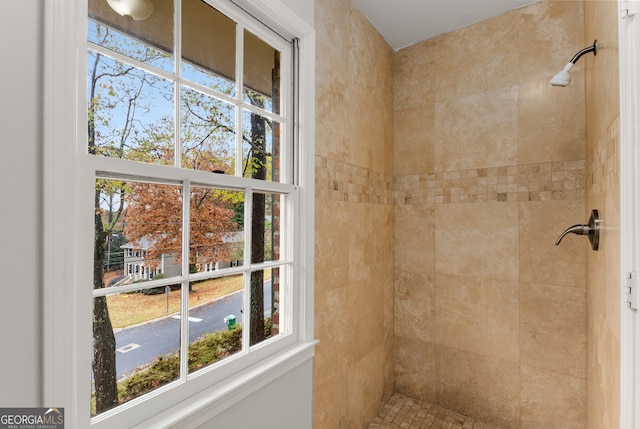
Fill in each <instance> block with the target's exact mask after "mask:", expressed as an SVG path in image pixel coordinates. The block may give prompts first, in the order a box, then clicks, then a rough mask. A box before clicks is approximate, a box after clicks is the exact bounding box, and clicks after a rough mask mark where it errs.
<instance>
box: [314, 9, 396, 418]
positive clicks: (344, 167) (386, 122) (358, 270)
mask: <svg viewBox="0 0 640 429" xmlns="http://www.w3.org/2000/svg"><path fill="white" fill-rule="evenodd" d="M314 15H315V28H316V55H317V61H316V65H317V70H316V78H317V79H316V96H317V97H316V169H315V173H316V228H315V229H316V249H315V252H316V256H315V329H316V333H315V336H316V338H318V339H319V340H320V343H319V344H318V346H317V347H316V355H315V359H314V401H313V402H314V413H313V414H314V425H313V426H314V427H317V428H336V429H341V428H362V427H364V426H365V425H366V424H368V423H369V421H371V420H372V419H373V417H374V416H375V415H376V413H377V412H378V410H379V409H380V407H381V406H382V405H383V404H384V403H385V402H386V400H387V399H388V398H389V397H390V396H391V395H392V394H393V392H394V389H395V381H394V380H395V379H394V377H395V373H394V366H393V339H394V338H393V263H392V247H393V195H392V188H393V178H392V169H393V166H392V160H393V51H392V49H391V48H390V47H389V45H388V44H387V43H386V42H385V41H384V39H383V38H382V37H381V36H380V35H379V34H378V33H377V32H376V31H375V29H374V28H373V26H372V25H371V24H370V23H369V22H368V21H367V20H366V18H365V17H364V16H363V15H362V14H361V13H360V12H359V10H358V9H357V8H356V7H355V6H354V5H353V4H352V3H351V1H350V0H315V10H314Z"/></svg>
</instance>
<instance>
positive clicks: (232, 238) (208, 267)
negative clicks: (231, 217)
mask: <svg viewBox="0 0 640 429" xmlns="http://www.w3.org/2000/svg"><path fill="white" fill-rule="evenodd" d="M243 240H244V231H236V232H234V233H231V234H228V235H226V236H225V238H224V240H223V241H224V242H226V243H229V244H231V246H232V247H233V249H234V258H233V259H231V260H229V261H198V263H197V264H196V265H195V266H194V267H193V269H195V270H197V272H211V271H215V270H219V269H221V268H228V267H236V266H238V264H241V263H242V259H241V258H238V255H237V253H238V249H242V247H241V246H242V241H243ZM152 245H153V243H152V242H150V241H149V240H148V239H147V238H146V237H142V239H141V240H140V242H139V243H137V244H136V245H134V244H133V243H131V242H129V243H126V244H124V245H123V246H120V248H121V249H122V250H123V252H124V276H125V277H124V278H123V279H121V280H120V281H118V283H116V285H122V284H127V283H131V282H135V281H139V280H151V279H153V277H154V276H156V275H158V274H164V275H165V276H166V277H174V276H179V275H180V272H181V266H180V261H179V260H176V258H175V255H174V254H173V253H163V254H162V256H161V257H160V260H159V261H158V263H157V266H156V267H155V268H152V267H149V263H148V262H147V261H146V260H145V258H146V256H147V251H148V249H149V247H151V246H152Z"/></svg>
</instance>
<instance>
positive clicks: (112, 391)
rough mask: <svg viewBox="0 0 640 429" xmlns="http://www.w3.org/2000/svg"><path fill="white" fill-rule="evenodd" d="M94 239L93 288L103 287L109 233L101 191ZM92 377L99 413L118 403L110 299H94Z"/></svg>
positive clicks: (97, 196)
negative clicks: (106, 230)
mask: <svg viewBox="0 0 640 429" xmlns="http://www.w3.org/2000/svg"><path fill="white" fill-rule="evenodd" d="M94 222H95V242H94V249H93V252H94V259H93V264H94V265H93V288H94V289H102V288H104V263H105V256H106V248H105V243H106V238H107V235H108V234H107V233H106V232H105V231H104V227H103V225H102V215H101V210H100V191H99V190H96V195H95V219H94ZM92 369H93V379H94V382H95V392H96V414H99V413H101V412H103V411H106V410H108V409H110V408H113V407H114V406H116V405H118V388H117V380H116V338H115V335H114V334H113V327H112V326H111V319H110V318H109V308H108V307H107V298H106V297H104V296H101V297H97V298H94V299H93V364H92Z"/></svg>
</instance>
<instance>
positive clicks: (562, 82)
mask: <svg viewBox="0 0 640 429" xmlns="http://www.w3.org/2000/svg"><path fill="white" fill-rule="evenodd" d="M589 52H593V55H597V54H598V41H597V40H594V41H593V45H592V46H589V47H587V48H584V49H583V50H581V51H580V52H578V53H577V54H575V55H574V56H573V58H572V59H571V61H569V62H568V63H567V65H566V66H564V68H563V69H562V70H561V71H560V72H558V73H557V74H556V75H555V76H553V77H552V78H551V80H550V81H549V83H550V84H551V85H553V86H567V85H569V84H570V83H571V75H569V71H571V69H572V68H573V66H574V65H575V63H576V62H578V60H579V59H580V57H581V56H583V55H584V54H586V53H589Z"/></svg>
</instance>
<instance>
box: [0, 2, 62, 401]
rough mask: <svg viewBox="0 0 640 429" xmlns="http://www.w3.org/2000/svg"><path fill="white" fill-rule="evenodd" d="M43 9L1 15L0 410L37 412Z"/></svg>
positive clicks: (16, 6)
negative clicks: (0, 241) (7, 408)
mask: <svg viewBox="0 0 640 429" xmlns="http://www.w3.org/2000/svg"><path fill="white" fill-rule="evenodd" d="M41 9H42V2H41V1H38V0H10V1H3V2H2V13H0V43H1V44H2V49H1V50H0V52H2V57H3V58H2V65H1V66H0V85H2V89H1V91H2V92H1V94H2V95H1V96H0V112H2V114H1V115H0V133H1V134H0V135H1V137H0V141H1V143H0V144H1V145H2V146H1V147H2V154H1V155H0V188H1V189H2V202H1V203H0V239H1V240H2V251H1V252H0V254H1V256H0V261H2V265H1V267H0V269H1V271H0V272H1V273H2V274H1V276H2V277H0V287H1V290H2V294H3V295H2V298H1V299H0V346H1V347H2V353H1V354H0V385H1V386H2V388H1V389H0V406H2V407H15V406H22V407H32V406H39V405H40V397H41V393H40V378H41V373H40V367H41V364H40V360H41V355H42V353H41V348H40V343H41V332H42V330H41V324H42V322H41V318H40V315H41V313H42V311H41V296H42V294H41V288H40V284H41V270H40V267H41V265H42V259H41V257H40V254H39V249H40V248H41V244H42V242H41V239H40V237H41V232H40V225H41V211H42V210H41V195H40V192H41V189H42V187H41V186H40V185H41V183H40V182H41V174H40V172H41V170H42V168H41V166H42V160H41V157H40V154H41V152H42V151H41V140H42V138H41V134H42V131H41V130H42V118H41V114H40V98H39V97H40V94H41V92H42V85H41V70H42V63H43V61H42V51H41V46H42V44H41V40H40V39H41V37H42V33H41V29H42V23H41V18H42V14H41ZM61 250H62V249H61Z"/></svg>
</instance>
